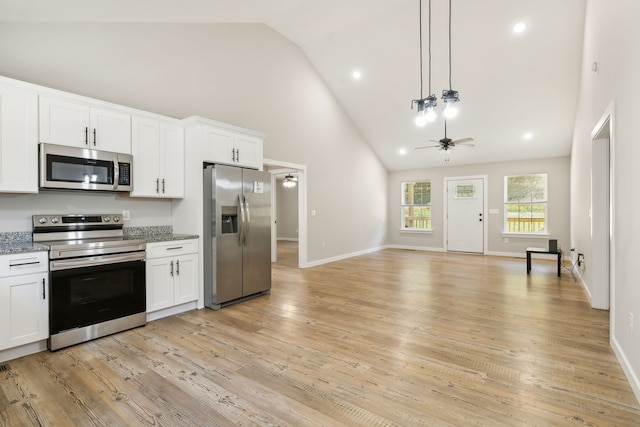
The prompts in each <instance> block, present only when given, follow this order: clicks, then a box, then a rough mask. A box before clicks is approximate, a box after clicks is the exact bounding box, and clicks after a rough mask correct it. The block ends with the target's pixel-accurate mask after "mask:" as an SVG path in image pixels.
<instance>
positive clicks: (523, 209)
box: [505, 203, 547, 233]
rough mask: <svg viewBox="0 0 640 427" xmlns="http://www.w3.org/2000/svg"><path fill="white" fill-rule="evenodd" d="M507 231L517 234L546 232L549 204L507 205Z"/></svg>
mask: <svg viewBox="0 0 640 427" xmlns="http://www.w3.org/2000/svg"><path fill="white" fill-rule="evenodd" d="M505 208H506V215H507V226H506V227H507V229H506V230H505V231H510V232H516V233H538V232H544V231H545V224H546V219H547V204H546V203H536V204H529V203H525V204H507V205H505Z"/></svg>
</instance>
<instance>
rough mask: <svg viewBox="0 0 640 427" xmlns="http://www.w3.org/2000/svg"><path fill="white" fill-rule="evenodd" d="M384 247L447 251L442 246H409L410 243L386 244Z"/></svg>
mask: <svg viewBox="0 0 640 427" xmlns="http://www.w3.org/2000/svg"><path fill="white" fill-rule="evenodd" d="M382 249H404V250H407V251H426V252H445V250H444V249H442V248H433V247H429V246H409V245H386V246H383V247H382Z"/></svg>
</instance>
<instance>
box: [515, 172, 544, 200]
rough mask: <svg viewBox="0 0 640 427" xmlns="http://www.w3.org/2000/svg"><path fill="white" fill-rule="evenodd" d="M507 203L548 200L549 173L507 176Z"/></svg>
mask: <svg viewBox="0 0 640 427" xmlns="http://www.w3.org/2000/svg"><path fill="white" fill-rule="evenodd" d="M505 193H506V194H505V202H506V203H525V202H528V203H534V202H546V201H547V175H546V174H539V175H519V176H508V177H506V191H505Z"/></svg>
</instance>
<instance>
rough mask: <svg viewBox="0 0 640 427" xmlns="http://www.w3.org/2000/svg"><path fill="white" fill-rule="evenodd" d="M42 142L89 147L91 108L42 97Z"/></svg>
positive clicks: (40, 106) (40, 107)
mask: <svg viewBox="0 0 640 427" xmlns="http://www.w3.org/2000/svg"><path fill="white" fill-rule="evenodd" d="M39 103H40V105H39V109H40V122H39V124H40V126H39V128H40V142H48V143H50V144H59V145H70V146H73V147H84V148H87V147H89V107H88V106H86V105H82V104H76V103H73V102H69V101H65V100H61V99H54V98H47V97H44V96H41V97H40V101H39Z"/></svg>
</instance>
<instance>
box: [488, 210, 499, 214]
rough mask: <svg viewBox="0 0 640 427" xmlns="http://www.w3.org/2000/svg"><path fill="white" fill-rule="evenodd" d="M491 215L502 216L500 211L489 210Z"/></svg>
mask: <svg viewBox="0 0 640 427" xmlns="http://www.w3.org/2000/svg"><path fill="white" fill-rule="evenodd" d="M489 214H490V215H498V214H500V209H489Z"/></svg>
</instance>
